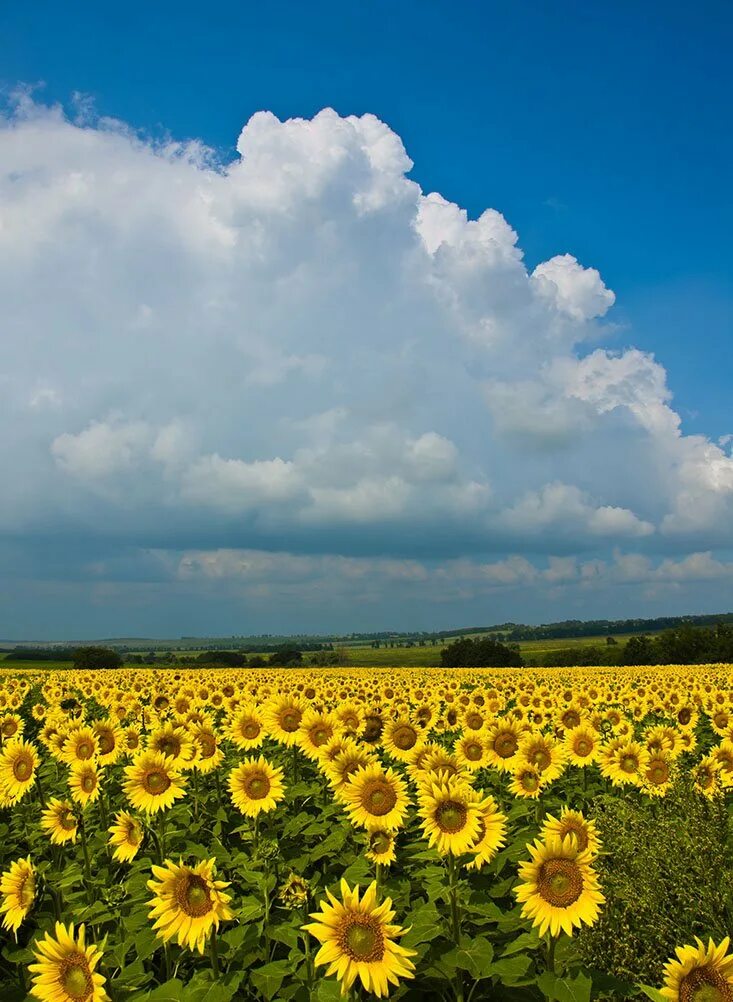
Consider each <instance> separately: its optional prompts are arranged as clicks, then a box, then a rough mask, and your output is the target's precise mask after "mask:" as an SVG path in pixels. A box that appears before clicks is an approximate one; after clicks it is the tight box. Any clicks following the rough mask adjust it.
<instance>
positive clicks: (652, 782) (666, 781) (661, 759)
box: [643, 751, 674, 797]
mask: <svg viewBox="0 0 733 1002" xmlns="http://www.w3.org/2000/svg"><path fill="white" fill-rule="evenodd" d="M672 768H673V761H672V753H671V752H669V751H655V752H651V753H650V755H649V759H648V761H647V763H646V766H645V767H644V786H643V789H644V792H645V793H648V794H650V795H651V796H653V797H663V796H664V795H665V794H666V793H667V792H668V790H670V789H671V787H672V780H673V778H674V776H673V772H672Z"/></svg>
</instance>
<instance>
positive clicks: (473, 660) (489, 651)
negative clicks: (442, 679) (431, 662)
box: [440, 637, 524, 668]
mask: <svg viewBox="0 0 733 1002" xmlns="http://www.w3.org/2000/svg"><path fill="white" fill-rule="evenodd" d="M440 663H441V665H442V666H443V667H444V668H521V667H522V665H523V664H524V661H522V656H521V654H520V653H519V649H518V648H516V647H507V646H506V645H505V644H501V643H499V641H498V640H494V639H493V637H481V638H477V639H475V640H472V639H471V638H465V639H462V640H456V641H454V642H453V643H452V644H449V645H448V646H447V647H444V648H443V650H442V651H441V652H440Z"/></svg>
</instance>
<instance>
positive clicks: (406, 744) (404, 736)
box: [392, 724, 417, 751]
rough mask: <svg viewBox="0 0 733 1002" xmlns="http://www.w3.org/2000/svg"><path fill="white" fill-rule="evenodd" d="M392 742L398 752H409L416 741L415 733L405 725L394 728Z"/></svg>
mask: <svg viewBox="0 0 733 1002" xmlns="http://www.w3.org/2000/svg"><path fill="white" fill-rule="evenodd" d="M392 741H393V742H394V743H395V745H396V746H397V747H398V748H399V749H400V751H409V750H410V748H412V747H413V746H414V744H415V742H416V741H417V732H416V731H415V730H413V728H412V727H408V726H407V725H406V724H405V725H403V726H402V727H395V729H394V731H393V733H392Z"/></svg>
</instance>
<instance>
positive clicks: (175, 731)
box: [147, 724, 195, 769]
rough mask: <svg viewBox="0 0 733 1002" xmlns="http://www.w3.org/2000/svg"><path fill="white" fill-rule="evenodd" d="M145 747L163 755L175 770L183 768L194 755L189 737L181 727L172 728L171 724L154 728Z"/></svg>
mask: <svg viewBox="0 0 733 1002" xmlns="http://www.w3.org/2000/svg"><path fill="white" fill-rule="evenodd" d="M147 747H148V750H149V751H155V752H160V753H161V754H162V755H165V757H166V758H168V759H170V760H171V765H173V767H174V768H176V769H183V768H185V767H186V765H187V764H188V763H189V762H190V761H191V759H192V758H193V757H194V754H195V748H194V743H193V740H192V738H191V735H190V734H189V733H188V731H186V730H184V728H183V727H174V725H173V724H163V725H162V726H161V727H158V728H156V730H154V731H153V732H152V733H151V734H150V736H149V737H148V743H147Z"/></svg>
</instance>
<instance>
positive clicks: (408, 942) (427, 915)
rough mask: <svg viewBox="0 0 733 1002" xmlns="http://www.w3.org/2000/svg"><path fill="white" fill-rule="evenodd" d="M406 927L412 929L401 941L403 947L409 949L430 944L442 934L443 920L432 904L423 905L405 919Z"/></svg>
mask: <svg viewBox="0 0 733 1002" xmlns="http://www.w3.org/2000/svg"><path fill="white" fill-rule="evenodd" d="M405 925H406V926H409V927H411V928H410V929H409V931H408V932H406V933H405V935H404V936H402V938H401V939H400V943H401V944H402V946H406V947H408V948H409V949H412V948H413V947H415V946H417V945H418V943H430V942H431V941H432V940H434V939H437V937H438V936H440V934H441V931H442V929H441V926H442V920H441V917H440V915H439V914H438V909H437V908H436V907H435V905H434V904H432V902H430V903H428V904H421V905H420V906H419V907H418V908H415V910H414V911H412V912H410V913H409V915H407V916H406V917H405Z"/></svg>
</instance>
